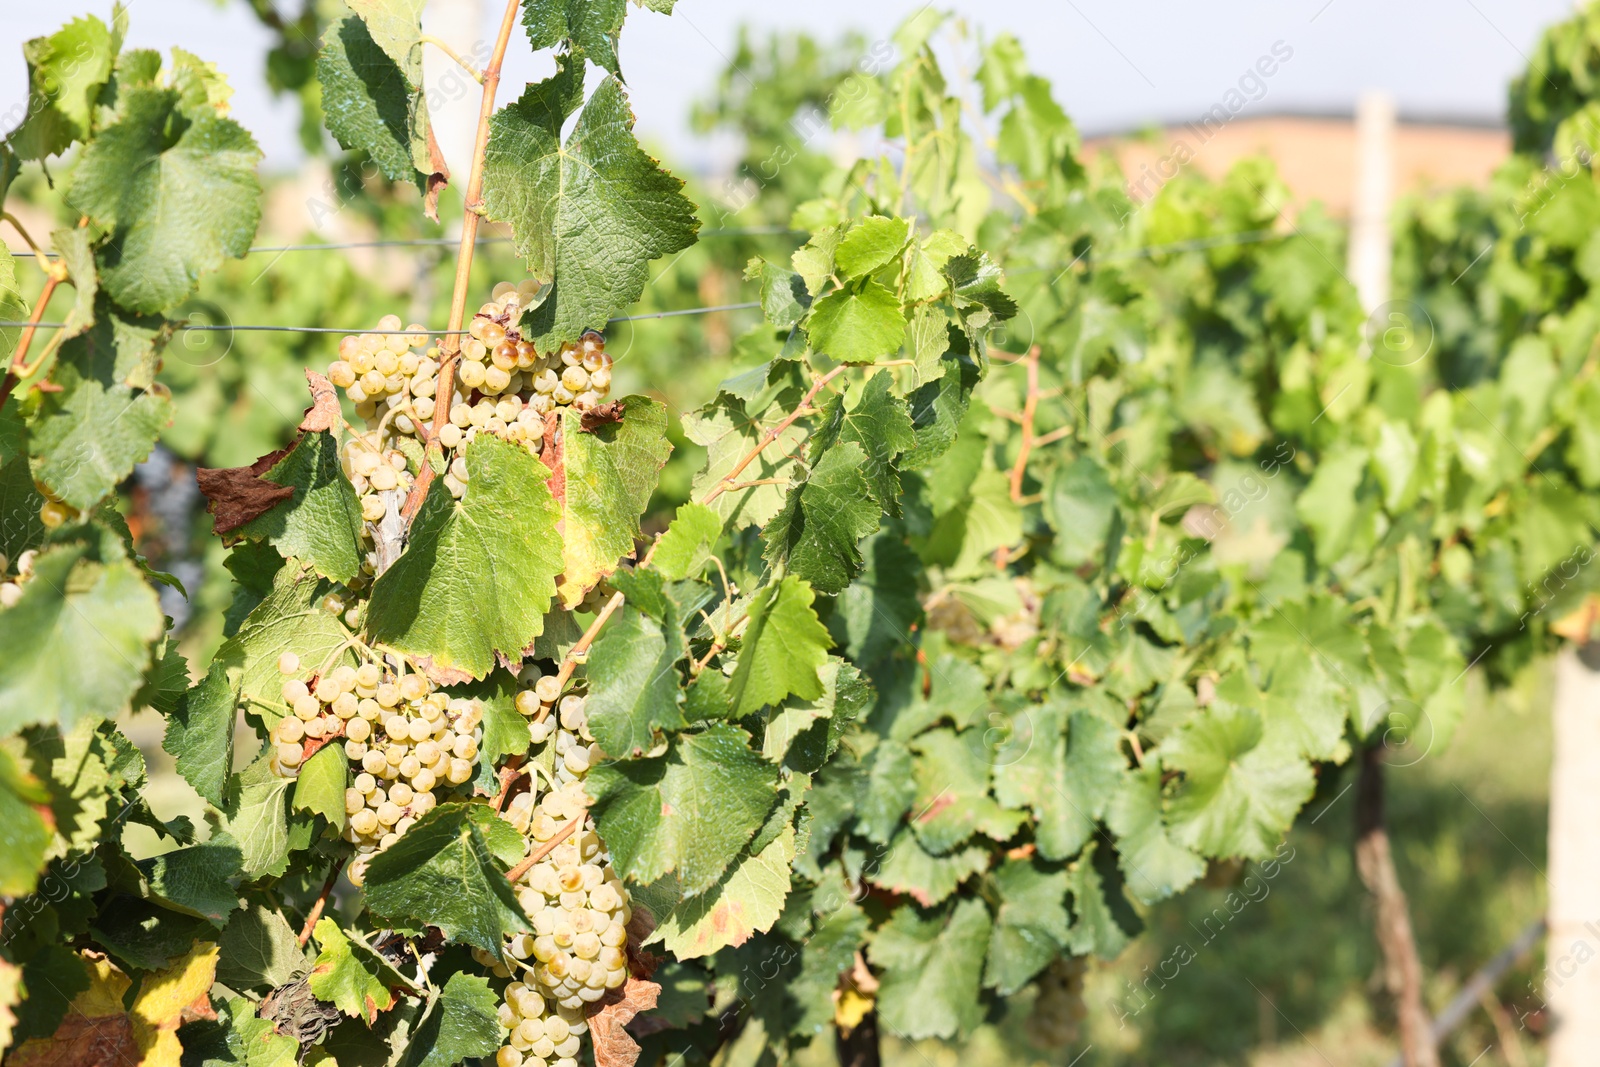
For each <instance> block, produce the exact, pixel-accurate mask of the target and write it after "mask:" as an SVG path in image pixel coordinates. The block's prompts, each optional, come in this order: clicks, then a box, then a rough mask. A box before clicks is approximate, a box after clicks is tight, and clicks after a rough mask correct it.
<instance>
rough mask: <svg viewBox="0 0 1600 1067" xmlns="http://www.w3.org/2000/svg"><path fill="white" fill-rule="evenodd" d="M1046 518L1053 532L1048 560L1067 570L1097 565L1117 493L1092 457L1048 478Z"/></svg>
mask: <svg viewBox="0 0 1600 1067" xmlns="http://www.w3.org/2000/svg"><path fill="white" fill-rule="evenodd" d="M1044 507H1045V514H1046V515H1047V516H1048V517H1049V519H1050V525H1051V527H1052V528H1053V529H1054V530H1055V535H1056V536H1055V543H1054V546H1053V547H1052V549H1051V558H1052V559H1054V560H1055V561H1056V562H1058V563H1062V564H1065V565H1066V566H1069V567H1077V566H1080V565H1082V564H1084V563H1089V562H1095V561H1098V560H1099V558H1100V557H1101V556H1102V555H1103V554H1104V553H1105V551H1106V538H1107V537H1108V536H1109V535H1110V533H1111V529H1112V525H1111V524H1112V520H1113V518H1114V517H1115V515H1116V512H1117V491H1116V489H1115V488H1113V487H1112V485H1111V479H1110V477H1109V476H1108V475H1107V474H1106V470H1105V468H1104V467H1102V466H1101V465H1100V464H1099V463H1098V462H1096V461H1095V459H1094V458H1093V457H1092V456H1079V457H1078V458H1077V459H1075V460H1073V461H1072V462H1071V463H1064V464H1062V465H1061V466H1059V467H1057V468H1056V469H1055V470H1054V472H1052V473H1051V475H1050V481H1049V486H1048V488H1047V490H1046V492H1045V498H1044Z"/></svg>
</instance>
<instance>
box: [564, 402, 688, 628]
mask: <svg viewBox="0 0 1600 1067" xmlns="http://www.w3.org/2000/svg"><path fill="white" fill-rule="evenodd" d="M600 411H604V412H607V413H609V415H608V417H606V418H604V419H602V418H600V417H599V413H600ZM561 426H562V437H561V444H562V462H563V470H564V472H565V481H564V483H563V484H564V486H565V494H564V495H565V499H564V501H563V506H562V515H561V531H562V537H563V541H562V544H563V559H564V563H565V570H563V572H562V576H561V585H560V589H559V591H560V593H561V597H562V600H563V601H564V602H565V603H566V605H567V606H568V607H569V608H570V607H575V606H576V605H577V604H578V603H579V602H580V601H582V599H583V597H584V594H585V593H587V592H588V591H589V590H590V589H592V588H594V586H595V584H596V583H598V582H599V581H600V580H601V579H602V578H605V577H606V576H607V575H609V574H611V573H612V572H613V571H615V570H616V569H617V566H618V564H619V563H620V562H621V561H622V560H624V559H632V558H633V553H634V541H635V539H637V538H638V537H640V536H642V535H641V533H640V531H639V517H640V516H641V515H643V514H644V509H645V507H646V506H647V505H649V503H650V496H651V494H653V493H654V492H655V489H656V481H657V479H658V477H659V475H660V473H661V468H662V467H663V466H664V465H665V464H666V462H667V457H668V456H669V455H671V453H672V445H671V444H669V443H668V441H667V409H666V405H664V404H662V403H660V402H659V401H655V400H651V399H650V398H649V397H645V396H630V397H625V398H624V399H622V400H620V401H616V402H615V403H614V404H608V405H606V406H605V407H604V408H602V409H598V410H597V411H594V412H582V411H579V410H578V409H576V408H572V407H568V408H565V409H564V410H563V413H562V424H561Z"/></svg>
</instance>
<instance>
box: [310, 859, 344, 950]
mask: <svg viewBox="0 0 1600 1067" xmlns="http://www.w3.org/2000/svg"><path fill="white" fill-rule="evenodd" d="M342 870H344V859H343V858H342V857H341V858H340V859H336V860H334V861H333V867H332V868H331V869H330V870H329V871H328V880H327V881H326V882H323V883H322V892H320V893H318V894H317V899H316V901H315V902H314V903H312V905H311V910H310V911H308V912H306V924H305V925H304V926H302V927H301V928H300V944H301V945H304V944H305V943H306V942H307V941H310V940H311V931H312V930H314V929H316V925H317V920H318V919H320V918H322V909H323V908H326V907H327V906H328V895H329V894H331V893H332V892H333V884H334V883H335V882H337V881H338V880H339V872H340V871H342Z"/></svg>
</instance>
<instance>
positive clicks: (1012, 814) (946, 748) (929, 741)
mask: <svg viewBox="0 0 1600 1067" xmlns="http://www.w3.org/2000/svg"><path fill="white" fill-rule="evenodd" d="M981 733H982V732H981V731H979V730H969V731H966V732H965V733H959V734H958V733H956V732H955V731H954V730H948V729H939V730H932V731H929V732H928V733H925V734H923V735H922V736H921V737H919V738H917V740H916V741H914V742H912V745H911V750H912V751H913V752H914V753H916V760H915V761H914V762H913V764H912V773H913V775H914V777H915V780H916V783H917V796H916V800H915V801H914V804H915V807H916V814H915V815H914V816H913V817H912V820H911V826H912V829H913V830H915V831H916V835H917V840H918V841H920V842H921V843H922V846H923V847H924V848H926V849H927V850H928V851H929V852H932V853H934V854H935V855H944V854H946V853H948V852H950V851H951V850H952V849H954V848H956V847H957V846H958V845H960V844H962V843H963V842H965V841H966V840H967V839H968V838H970V837H972V835H973V834H983V835H985V836H987V837H990V838H993V839H994V840H996V841H1005V840H1006V839H1008V838H1010V837H1011V835H1012V834H1014V833H1016V832H1017V829H1018V827H1020V826H1021V825H1022V823H1023V822H1024V821H1025V817H1024V815H1023V814H1022V813H1021V812H1017V811H1007V810H1006V809H1004V808H1002V807H1001V806H1000V805H999V804H998V803H996V802H995V800H994V798H993V797H991V796H990V795H989V762H988V755H989V753H988V752H987V751H986V748H985V745H984V743H983V740H982V737H981Z"/></svg>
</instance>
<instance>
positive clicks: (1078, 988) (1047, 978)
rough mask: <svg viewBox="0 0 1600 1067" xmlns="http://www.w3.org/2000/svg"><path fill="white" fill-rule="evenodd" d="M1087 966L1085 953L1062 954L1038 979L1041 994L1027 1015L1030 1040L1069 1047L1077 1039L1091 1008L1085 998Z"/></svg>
mask: <svg viewBox="0 0 1600 1067" xmlns="http://www.w3.org/2000/svg"><path fill="white" fill-rule="evenodd" d="M1087 969H1088V968H1087V965H1086V963H1085V960H1084V958H1083V957H1082V956H1063V957H1061V958H1059V959H1057V960H1056V961H1055V962H1054V963H1052V964H1051V965H1050V966H1049V967H1048V968H1046V969H1045V971H1044V973H1043V974H1041V975H1039V977H1038V978H1036V979H1035V980H1034V981H1035V984H1036V985H1037V986H1038V987H1039V997H1038V999H1037V1000H1035V1001H1034V1003H1033V1011H1031V1012H1030V1013H1029V1014H1028V1017H1027V1022H1026V1024H1025V1025H1026V1027H1027V1031H1028V1040H1029V1041H1031V1042H1032V1043H1033V1044H1035V1045H1037V1046H1038V1047H1040V1048H1066V1047H1067V1046H1068V1045H1070V1044H1072V1043H1073V1042H1074V1041H1076V1040H1078V1034H1079V1030H1080V1028H1081V1024H1082V1023H1083V1020H1084V1019H1085V1018H1087V1017H1088V1014H1089V1009H1088V1007H1087V1006H1086V1005H1085V1004H1084V1001H1083V979H1084V973H1085V971H1086V970H1087Z"/></svg>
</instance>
